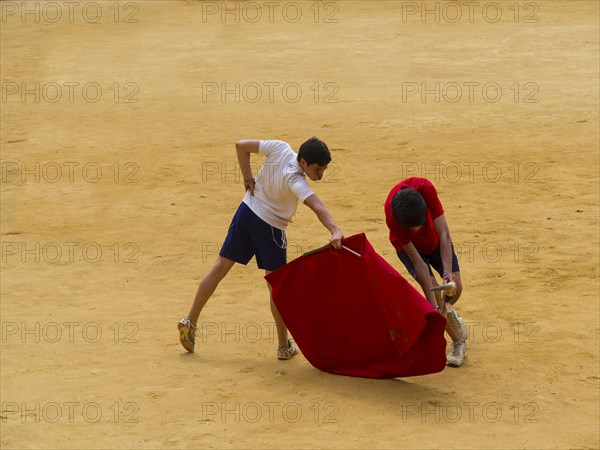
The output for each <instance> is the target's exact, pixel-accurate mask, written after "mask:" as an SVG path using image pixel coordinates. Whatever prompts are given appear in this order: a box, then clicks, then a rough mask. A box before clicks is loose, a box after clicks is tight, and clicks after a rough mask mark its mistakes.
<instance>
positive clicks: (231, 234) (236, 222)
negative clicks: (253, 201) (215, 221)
mask: <svg viewBox="0 0 600 450" xmlns="http://www.w3.org/2000/svg"><path fill="white" fill-rule="evenodd" d="M219 255H220V256H222V257H224V258H227V259H231V260H232V261H235V262H237V263H240V264H244V265H246V264H248V262H249V261H250V260H251V259H252V257H253V256H256V264H257V265H258V268H259V269H265V270H276V269H279V268H280V267H281V266H283V265H284V264H285V262H286V260H287V240H286V237H285V231H284V230H280V229H279V228H275V227H272V226H271V225H269V224H268V223H267V222H265V221H264V220H262V219H261V218H260V217H258V216H257V215H256V214H254V212H252V210H251V209H250V208H249V207H248V205H246V204H245V203H242V204H241V205H240V207H239V208H238V210H237V211H236V213H235V216H233V220H232V221H231V225H229V231H228V232H227V237H226V238H225V242H224V243H223V246H222V247H221V251H220V252H219Z"/></svg>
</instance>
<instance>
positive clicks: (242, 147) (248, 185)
mask: <svg viewBox="0 0 600 450" xmlns="http://www.w3.org/2000/svg"><path fill="white" fill-rule="evenodd" d="M259 146H260V141H259V140H256V139H242V140H239V141H237V142H236V143H235V151H236V153H237V159H238V163H239V164H240V171H241V172H242V177H243V179H244V187H245V189H246V190H250V194H251V195H254V184H255V183H254V175H253V174H252V166H251V165H250V153H258V148H259Z"/></svg>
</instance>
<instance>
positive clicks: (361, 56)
mask: <svg viewBox="0 0 600 450" xmlns="http://www.w3.org/2000/svg"><path fill="white" fill-rule="evenodd" d="M236 5H237V6H236ZM1 6H2V22H1V27H2V31H1V38H2V48H1V50H2V51H1V63H2V76H1V78H2V95H3V98H2V103H1V106H2V129H1V131H2V136H1V140H0V143H1V145H2V155H1V157H2V196H1V200H2V222H1V232H2V266H1V268H2V278H1V282H2V285H1V291H2V302H1V316H2V319H1V322H2V336H1V337H2V341H1V345H2V347H1V348H2V351H1V358H0V362H1V373H2V380H1V395H0V397H1V403H2V417H1V423H0V425H1V433H0V434H1V441H0V443H1V446H2V448H7V449H8V448H309V447H315V446H318V447H328V448H435V447H441V448H597V447H598V446H599V445H600V442H599V435H598V422H599V409H598V405H599V394H598V393H599V369H598V367H599V364H598V362H599V355H598V347H599V345H598V339H599V336H598V330H599V326H598V324H599V311H598V304H599V302H598V292H599V285H598V264H599V258H598V247H599V229H598V200H599V195H598V186H599V176H598V175H599V172H598V170H599V169H598V167H599V161H598V156H599V149H598V136H599V125H598V82H599V80H598V56H599V51H598V19H599V17H598V3H597V2H595V1H538V2H518V3H515V2H503V1H502V2H496V3H493V2H488V3H486V2H480V3H478V4H470V6H469V5H467V4H464V3H462V2H461V3H457V2H428V3H427V4H423V3H422V2H395V1H385V2H378V3H377V5H376V6H375V2H367V1H339V2H323V3H317V2H314V1H310V2H271V3H268V2H255V3H252V2H251V3H247V2H246V3H236V2H227V4H224V3H223V2H204V3H200V2H196V1H180V2H179V1H138V2H121V3H114V2H79V3H77V4H74V3H70V4H69V3H67V2H50V3H44V2H27V3H26V4H25V3H23V2H9V1H3V2H1ZM36 8H37V9H36ZM99 8H100V9H99ZM227 8H228V10H230V11H232V12H228V13H226V14H225V15H224V16H223V13H224V10H225V9H227ZM235 8H238V12H237V13H236V9H235ZM436 8H437V9H436ZM458 8H460V10H459V9H458ZM31 11H33V12H31ZM427 11H430V12H429V13H427ZM431 11H433V12H431ZM436 11H438V12H437V13H436ZM225 12H226V11H225ZM423 13H426V14H425V15H423ZM459 13H461V14H462V15H461V16H459V15H458V14H459ZM236 14H237V16H236ZM259 14H260V15H259ZM300 14H301V16H300ZM436 14H437V16H436ZM499 14H501V16H500V15H499ZM497 19H498V20H497ZM312 135H317V136H319V137H320V138H321V139H323V140H325V141H326V142H328V143H329V146H330V148H331V149H332V154H333V158H334V161H333V163H332V164H331V168H330V169H329V170H328V172H327V174H326V177H325V179H324V180H323V181H322V182H320V183H318V184H314V185H313V187H314V189H315V191H316V192H317V193H318V195H319V196H320V197H321V198H322V199H323V200H324V202H325V203H326V205H328V207H329V208H330V210H331V211H332V213H333V214H334V217H335V218H336V220H337V221H338V222H339V224H340V225H341V226H342V228H343V230H344V232H345V233H346V234H347V235H350V234H354V233H358V232H366V233H367V236H368V238H369V239H370V241H371V242H372V244H373V246H374V247H375V249H376V250H377V251H378V252H379V253H380V254H381V255H383V256H384V257H385V258H386V259H387V260H388V261H389V262H390V263H392V264H393V265H394V266H395V267H397V268H398V270H399V271H400V272H401V273H403V274H406V272H405V271H404V268H403V267H401V264H400V262H399V261H398V260H397V258H396V256H395V254H394V253H393V250H392V248H391V245H390V244H389V242H388V240H387V230H386V227H385V222H384V219H383V202H384V201H385V198H386V195H387V193H388V191H389V189H390V188H391V187H392V186H393V185H394V184H395V183H397V182H398V181H399V180H400V179H402V178H405V177H408V176H414V175H416V176H424V177H427V178H429V179H430V180H431V181H433V182H434V183H435V184H436V186H437V187H438V191H439V193H440V197H441V199H442V202H443V203H444V205H445V208H446V215H447V219H448V222H449V225H450V230H451V233H452V236H453V239H454V241H455V243H456V245H457V247H458V248H459V253H460V264H461V272H462V277H463V282H464V285H465V290H464V293H463V297H462V299H461V300H460V302H459V303H458V305H457V307H458V309H459V311H460V312H461V313H462V315H463V317H464V318H465V320H466V321H467V323H468V324H469V327H470V329H471V338H470V342H469V350H468V352H469V353H468V358H467V361H466V363H465V364H464V366H463V367H461V368H460V369H451V368H447V369H445V370H444V371H443V372H441V373H439V374H435V375H429V376H423V377H416V378H407V379H395V380H386V381H377V380H368V379H356V378H349V377H340V376H334V375H329V374H326V373H322V372H320V371H318V370H316V369H314V368H312V367H311V366H310V365H309V364H308V362H307V361H306V360H305V359H304V358H303V357H302V356H300V357H297V358H295V359H293V360H291V361H287V362H281V361H278V360H277V359H276V358H275V347H276V340H275V338H274V328H273V322H272V318H271V316H270V312H269V306H268V297H267V289H266V286H265V282H264V280H263V278H262V273H261V272H260V271H258V270H257V269H256V266H255V264H254V262H253V261H252V262H251V263H250V265H249V266H248V267H241V266H240V267H235V268H234V270H233V271H232V273H231V275H230V276H229V277H228V278H227V279H226V280H225V281H224V282H223V283H222V285H221V286H220V287H219V289H218V290H217V292H216V294H215V295H214V297H213V298H212V299H211V301H210V302H209V303H208V306H207V307H206V309H205V311H204V313H203V315H202V316H201V319H202V320H203V322H202V325H201V328H202V331H203V335H202V336H201V337H200V338H198V339H199V340H198V351H197V353H195V354H193V355H188V354H185V352H184V351H183V349H182V348H181V347H180V345H179V342H178V339H177V330H176V324H177V321H178V320H179V319H180V318H181V317H182V316H183V315H184V314H185V313H187V310H188V308H189V306H190V304H191V301H192V298H193V295H194V293H195V290H196V287H197V284H198V281H199V278H200V277H201V276H202V274H203V273H205V272H206V271H207V270H208V269H209V267H210V266H211V264H212V262H213V261H214V258H215V255H216V253H217V251H218V248H219V246H220V244H221V242H222V240H223V238H224V236H225V232H226V230H227V226H228V224H229V222H230V220H231V217H232V215H233V212H234V210H235V208H236V207H237V205H238V203H239V202H240V200H241V197H242V193H243V188H242V186H241V184H240V183H239V181H240V180H239V175H238V172H237V167H236V159H235V154H234V143H235V141H236V140H237V139H240V138H265V139H269V138H274V139H282V140H286V141H288V142H290V143H291V144H292V146H293V147H294V148H298V146H299V145H300V143H301V142H303V141H304V140H305V139H306V138H308V137H310V136H312ZM254 161H256V162H257V164H259V163H260V161H261V160H260V158H258V157H257V158H256V159H255V160H254ZM327 238H328V234H327V232H326V230H325V229H324V228H322V227H321V226H320V224H319V223H318V222H317V220H316V218H315V217H314V215H313V214H312V213H311V212H310V211H309V210H308V208H305V207H303V206H300V208H299V212H298V214H297V216H296V218H295V220H294V223H293V224H292V225H291V226H290V228H289V229H288V239H289V242H290V248H289V259H293V258H295V257H297V256H298V255H299V254H301V253H302V252H304V251H307V250H310V249H312V248H315V247H317V246H320V245H322V244H324V243H325V242H327ZM357 332H360V324H357Z"/></svg>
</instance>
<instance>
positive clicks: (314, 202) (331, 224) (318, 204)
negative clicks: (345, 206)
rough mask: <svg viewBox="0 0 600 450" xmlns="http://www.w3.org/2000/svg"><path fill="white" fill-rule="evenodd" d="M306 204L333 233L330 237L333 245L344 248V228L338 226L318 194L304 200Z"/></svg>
mask: <svg viewBox="0 0 600 450" xmlns="http://www.w3.org/2000/svg"><path fill="white" fill-rule="evenodd" d="M304 204H305V205H306V206H308V207H309V208H310V209H312V210H313V211H314V212H315V214H316V215H317V217H318V218H319V220H320V221H321V223H322V224H323V225H324V226H325V228H327V229H328V230H329V232H330V233H331V238H330V239H329V240H330V241H331V245H333V246H334V247H335V248H342V238H343V237H344V235H343V233H342V230H340V228H339V227H338V226H337V224H336V223H335V220H333V217H332V216H331V214H330V213H329V211H328V210H327V208H325V205H324V204H323V202H322V201H321V199H320V198H319V197H317V194H312V195H311V196H310V197H308V198H307V199H306V200H304Z"/></svg>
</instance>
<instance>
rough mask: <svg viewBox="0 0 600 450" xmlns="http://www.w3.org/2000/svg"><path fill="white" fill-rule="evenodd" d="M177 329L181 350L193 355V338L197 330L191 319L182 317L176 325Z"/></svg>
mask: <svg viewBox="0 0 600 450" xmlns="http://www.w3.org/2000/svg"><path fill="white" fill-rule="evenodd" d="M177 328H179V342H181V345H183V348H185V349H186V350H187V351H188V352H190V353H194V343H195V340H196V339H195V336H196V330H198V328H197V327H196V326H195V325H194V324H193V323H192V319H190V318H189V317H184V318H183V319H181V321H180V322H179V323H178V324H177Z"/></svg>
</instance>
